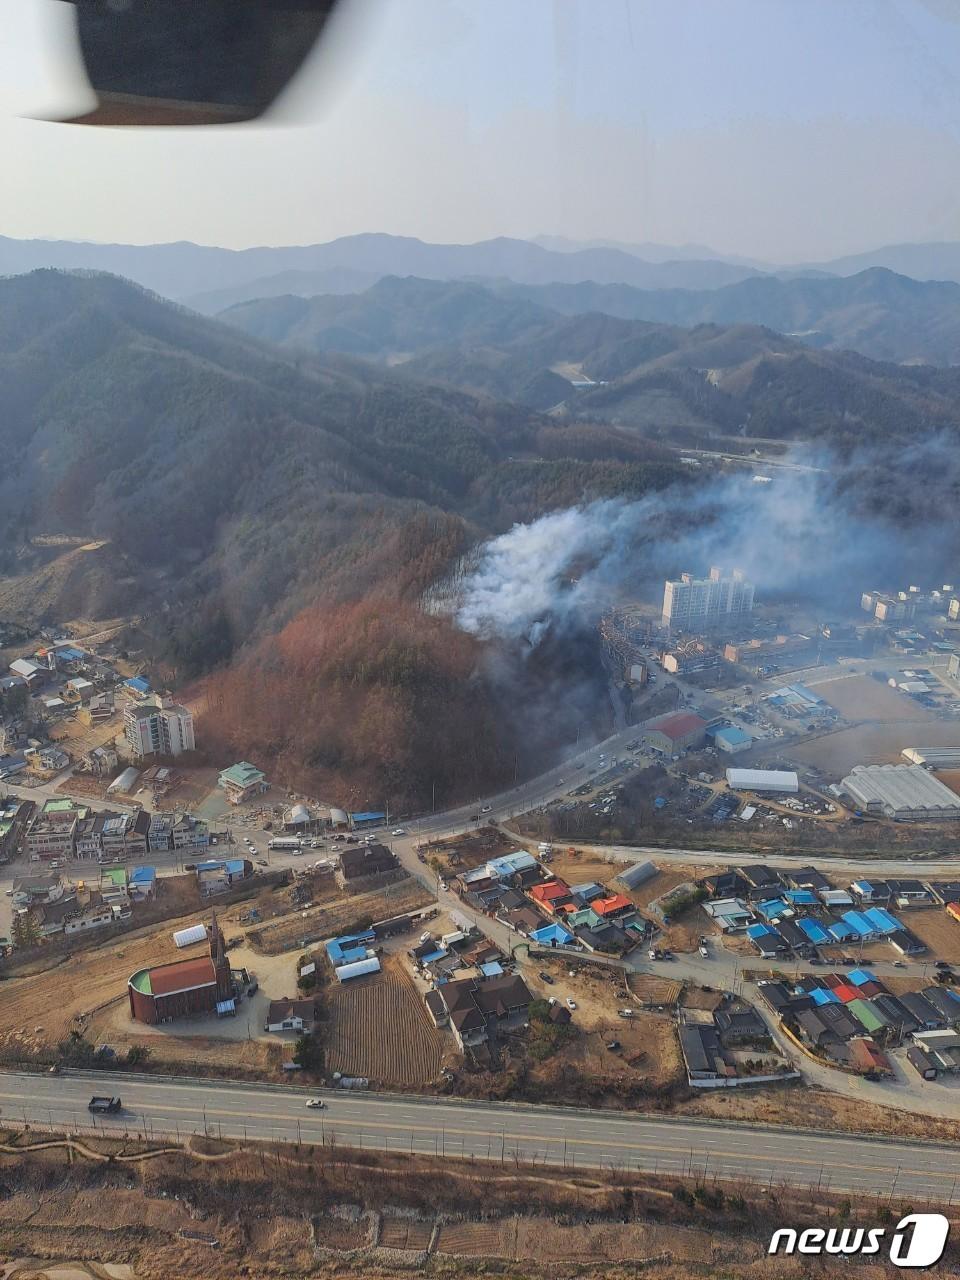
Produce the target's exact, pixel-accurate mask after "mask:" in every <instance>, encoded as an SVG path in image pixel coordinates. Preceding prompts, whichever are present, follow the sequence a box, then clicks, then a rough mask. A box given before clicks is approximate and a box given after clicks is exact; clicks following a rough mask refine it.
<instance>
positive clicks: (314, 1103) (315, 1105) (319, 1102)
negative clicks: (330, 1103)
mask: <svg viewBox="0 0 960 1280" xmlns="http://www.w3.org/2000/svg"><path fill="white" fill-rule="evenodd" d="M326 1105H327V1104H326V1103H325V1102H324V1100H323V1099H322V1098H308V1099H307V1106H308V1107H309V1108H310V1110H311V1111H322V1110H323V1108H324V1107H325V1106H326Z"/></svg>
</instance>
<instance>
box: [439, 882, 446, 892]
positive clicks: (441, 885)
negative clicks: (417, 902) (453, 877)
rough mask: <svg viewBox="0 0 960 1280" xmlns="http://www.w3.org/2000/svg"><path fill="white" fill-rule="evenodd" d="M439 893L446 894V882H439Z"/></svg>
mask: <svg viewBox="0 0 960 1280" xmlns="http://www.w3.org/2000/svg"><path fill="white" fill-rule="evenodd" d="M440 892H441V893H446V892H447V882H446V880H441V881H440Z"/></svg>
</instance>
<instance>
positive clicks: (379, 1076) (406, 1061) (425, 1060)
mask: <svg viewBox="0 0 960 1280" xmlns="http://www.w3.org/2000/svg"><path fill="white" fill-rule="evenodd" d="M386 965H387V967H386V969H385V970H384V972H383V973H379V974H376V975H375V976H373V977H370V978H355V979H354V980H353V982H352V983H348V984H347V985H346V986H345V987H340V988H339V989H338V990H337V991H336V992H335V993H334V994H333V996H332V998H331V1001H330V1033H329V1039H328V1042H327V1066H328V1068H329V1070H330V1071H342V1072H343V1074H344V1075H347V1076H368V1077H369V1078H370V1080H372V1081H375V1082H376V1083H379V1084H408V1085H414V1084H425V1083H427V1082H428V1081H430V1080H433V1079H434V1078H435V1077H436V1076H437V1074H438V1072H439V1070H440V1061H441V1057H442V1055H443V1048H444V1041H443V1037H442V1036H441V1034H440V1032H439V1031H438V1030H437V1029H436V1027H434V1026H433V1024H432V1023H431V1022H430V1019H429V1017H428V1015H427V1011H426V1009H425V1008H424V1005H423V1001H422V1000H421V999H420V997H419V996H418V995H417V992H416V990H415V989H414V986H413V983H412V982H411V981H410V979H409V978H408V977H406V975H405V974H404V972H403V970H402V969H401V967H400V964H399V962H397V961H394V962H391V961H390V960H389V959H388V960H387V961H386Z"/></svg>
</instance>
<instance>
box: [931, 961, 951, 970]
mask: <svg viewBox="0 0 960 1280" xmlns="http://www.w3.org/2000/svg"><path fill="white" fill-rule="evenodd" d="M933 967H934V968H935V969H949V968H950V961H949V960H938V961H937V962H936V964H935V965H934V966H933Z"/></svg>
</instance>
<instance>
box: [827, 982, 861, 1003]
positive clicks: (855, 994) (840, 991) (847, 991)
mask: <svg viewBox="0 0 960 1280" xmlns="http://www.w3.org/2000/svg"><path fill="white" fill-rule="evenodd" d="M833 993H834V995H837V996H839V997H840V999H841V1000H842V1001H843V1003H844V1004H849V1003H850V1001H851V1000H859V999H860V992H859V991H858V990H857V988H856V987H848V986H847V985H846V983H844V985H843V986H842V987H834V988H833Z"/></svg>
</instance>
